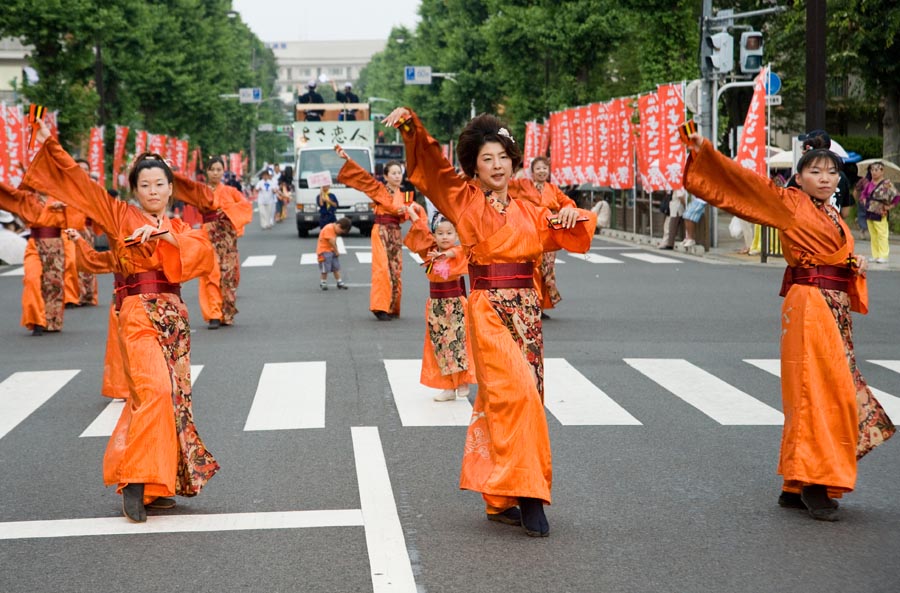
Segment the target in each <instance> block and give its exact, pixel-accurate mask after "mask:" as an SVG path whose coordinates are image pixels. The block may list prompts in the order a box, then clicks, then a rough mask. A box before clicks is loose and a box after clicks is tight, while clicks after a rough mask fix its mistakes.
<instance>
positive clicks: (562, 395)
mask: <svg viewBox="0 0 900 593" xmlns="http://www.w3.org/2000/svg"><path fill="white" fill-rule="evenodd" d="M544 405H545V406H546V407H547V408H548V409H549V410H550V412H551V413H552V414H553V415H554V416H556V419H557V420H559V422H560V424H562V425H564V426H586V425H632V426H634V425H640V424H641V423H640V422H639V421H638V420H637V418H635V417H634V416H632V415H631V414H629V413H628V412H627V411H626V410H625V408H623V407H622V406H620V405H619V404H617V403H616V402H615V401H613V400H612V398H610V397H609V396H608V395H606V394H605V393H603V391H602V390H600V389H599V388H598V387H597V386H596V385H594V384H593V383H591V382H590V381H589V380H588V378H587V377H585V376H584V375H582V374H581V373H580V372H578V370H577V369H575V367H573V366H572V365H570V364H569V363H568V362H566V360H565V359H563V358H546V359H544Z"/></svg>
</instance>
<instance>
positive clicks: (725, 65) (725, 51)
mask: <svg viewBox="0 0 900 593" xmlns="http://www.w3.org/2000/svg"><path fill="white" fill-rule="evenodd" d="M706 44H707V46H708V47H709V49H710V52H711V53H710V55H708V56H706V63H707V66H709V68H710V70H712V71H713V72H715V73H717V74H727V73H729V72H731V70H732V69H733V68H734V38H733V37H732V36H731V33H727V32H725V31H723V32H721V33H714V34H712V35H709V36H707V37H706Z"/></svg>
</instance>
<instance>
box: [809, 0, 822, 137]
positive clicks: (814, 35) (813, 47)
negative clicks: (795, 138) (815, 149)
mask: <svg viewBox="0 0 900 593" xmlns="http://www.w3.org/2000/svg"><path fill="white" fill-rule="evenodd" d="M824 129H825V0H807V2H806V130H807V131H809V130H824Z"/></svg>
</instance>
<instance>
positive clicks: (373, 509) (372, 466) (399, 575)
mask: <svg viewBox="0 0 900 593" xmlns="http://www.w3.org/2000/svg"><path fill="white" fill-rule="evenodd" d="M350 434H351V435H352V437H353V457H354V459H355V461H356V479H357V481H358V483H359V501H360V506H361V507H362V517H363V523H364V525H365V528H366V548H367V549H368V552H369V569H370V570H371V574H372V588H373V591H374V593H416V590H417V589H416V580H415V577H414V576H413V571H412V564H411V563H410V561H409V551H408V550H407V549H406V539H405V538H404V537H403V527H402V526H401V525H400V517H399V515H398V514H397V504H396V502H395V501H394V491H393V490H392V489H391V478H390V476H389V475H388V469H387V463H385V460H384V450H383V449H382V446H381V437H380V436H379V435H378V428H377V427H374V426H354V427H351V428H350Z"/></svg>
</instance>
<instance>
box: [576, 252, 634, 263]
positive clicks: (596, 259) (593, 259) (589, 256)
mask: <svg viewBox="0 0 900 593" xmlns="http://www.w3.org/2000/svg"><path fill="white" fill-rule="evenodd" d="M569 257H574V258H575V259H583V260H584V261H586V262H588V263H591V264H622V263H625V262H623V261H620V260H617V259H613V258H611V257H606V256H605V255H597V254H596V253H570V254H569Z"/></svg>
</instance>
